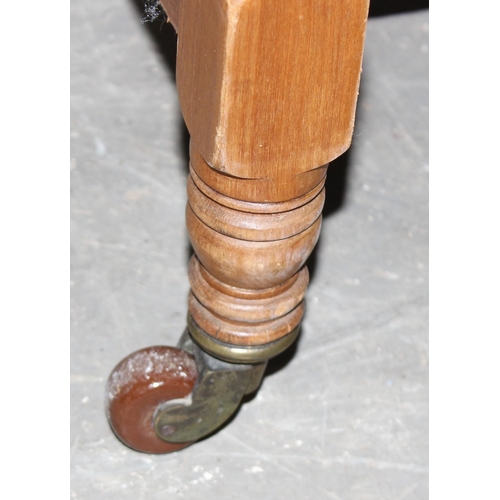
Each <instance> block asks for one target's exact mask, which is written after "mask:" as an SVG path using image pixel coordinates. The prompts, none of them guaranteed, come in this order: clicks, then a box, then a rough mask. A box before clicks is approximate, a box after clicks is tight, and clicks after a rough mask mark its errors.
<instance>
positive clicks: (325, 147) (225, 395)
mask: <svg viewBox="0 0 500 500" xmlns="http://www.w3.org/2000/svg"><path fill="white" fill-rule="evenodd" d="M162 5H163V7H164V8H165V9H166V11H167V13H168V16H169V19H170V21H171V22H172V23H173V24H174V26H175V28H176V30H177V31H178V36H179V39H178V62H177V86H178V91H179V100H180V104H181V109H182V113H183V116H184V119H185V121H186V125H187V127H188V130H189V132H190V135H191V148H190V173H189V177H188V182H187V191H188V204H187V208H186V222H187V227H188V232H189V237H190V240H191V243H192V246H193V249H194V252H195V255H194V256H193V257H192V259H191V262H190V265H189V282H190V285H191V292H190V294H189V298H188V310H189V313H188V329H187V331H186V332H185V333H184V335H183V336H182V338H181V341H180V344H179V348H177V349H174V348H163V350H161V348H158V347H156V348H150V349H149V350H142V351H139V353H134V354H133V355H131V357H129V358H126V360H124V361H123V362H122V363H121V364H120V365H119V366H118V367H117V368H116V369H115V370H114V371H113V373H112V375H111V377H110V381H109V383H108V415H109V418H110V422H111V425H112V427H113V429H114V430H115V432H116V433H117V435H118V436H119V437H120V438H121V439H122V440H123V441H124V442H125V443H126V444H128V445H129V446H132V447H133V448H136V449H139V450H141V451H147V452H150V453H161V452H168V451H175V450H177V449H180V448H181V447H183V446H187V444H190V443H191V442H193V441H195V440H196V439H199V438H200V437H202V436H203V435H206V434H208V433H210V432H213V430H214V429H215V428H217V427H218V426H219V425H220V424H221V423H222V422H223V420H224V419H226V418H228V417H229V416H230V414H231V413H232V412H233V411H234V410H235V409H236V408H237V406H238V404H239V403H240V401H241V398H242V397H243V395H244V394H246V393H249V392H251V391H253V390H255V389H256V388H257V387H258V385H259V383H260V380H261V377H262V374H263V372H264V369H265V364H266V362H267V360H268V359H270V358H271V357H273V356H276V355H277V354H279V353H280V352H282V351H283V350H284V349H286V348H287V347H288V346H289V345H290V344H291V343H292V342H293V341H294V340H295V338H296V337H297V335H298V332H299V328H300V322H301V319H302V317H303V314H304V296H305V293H306V289H307V285H308V281H309V275H308V270H307V267H306V266H305V263H306V260H307V258H308V257H309V255H310V254H311V252H312V250H313V248H314V246H315V244H316V242H317V240H318V237H319V233H320V229H321V212H322V208H323V204H324V200H325V188H324V184H325V178H326V171H327V165H328V163H329V162H330V161H331V160H333V159H335V158H336V157H338V156H339V155H341V154H342V153H343V152H344V151H346V149H347V148H348V147H349V145H350V141H351V136H352V131H353V126H354V114H355V107H356V99H357V93H358V87H359V79H360V72H361V59H362V51H363V41H364V33H365V25H366V18H367V15H368V1H367V0H315V2H304V0H287V2H276V1H275V0H181V1H180V2H178V1H176V0H162ZM148 363H149V365H148ZM148 366H149V372H147V373H146V371H147V369H148ZM141 367H142V368H141ZM153 374H154V377H153V378H151V377H152V376H153ZM146 379H147V382H145V380H146ZM139 409H141V411H139ZM139 414H140V416H139ZM139 428H140V429H139Z"/></svg>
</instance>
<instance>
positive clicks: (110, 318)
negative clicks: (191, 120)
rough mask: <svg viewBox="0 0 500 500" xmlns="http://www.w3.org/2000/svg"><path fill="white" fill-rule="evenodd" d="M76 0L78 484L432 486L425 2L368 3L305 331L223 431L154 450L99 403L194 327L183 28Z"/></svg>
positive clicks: (121, 494)
mask: <svg viewBox="0 0 500 500" xmlns="http://www.w3.org/2000/svg"><path fill="white" fill-rule="evenodd" d="M71 11H72V40H71V43H72V45H71V50H72V112H71V113H72V114H71V125H72V132H71V137H72V159H71V169H72V171H71V172H72V181H71V187H72V203H71V214H72V219H71V237H72V254H71V259H72V260H71V266H72V270H71V273H72V283H71V285H72V290H71V292H72V293H71V303H72V311H71V314H72V344H71V349H72V350H71V460H72V461H71V498H73V499H80V500H91V499H106V500H108V499H109V500H112V499H120V500H128V499H130V500H141V499H148V500H154V499H163V498H185V499H196V498H206V499H207V500H208V499H211V498H215V497H217V498H223V499H239V500H242V499H243V500H244V499H251V498H252V499H253V498H256V497H258V498H260V499H262V500H265V499H276V498H285V497H286V498H289V499H297V500H299V499H300V500H304V499H308V498H310V499H318V498H325V499H328V498H333V499H342V500H368V499H377V500H383V499H391V500H402V499H426V498H428V452H429V448H428V431H429V429H428V416H429V415H428V412H429V408H428V171H429V167H428V64H427V63H428V11H417V12H413V13H405V14H399V15H388V16H382V17H373V18H370V20H369V23H368V32H367V39H366V50H365V56H364V64H363V75H362V85H361V91H360V97H359V104H358V113H357V123H356V129H355V134H354V140H353V145H352V147H351V149H350V151H349V152H348V153H347V154H346V155H344V156H343V157H341V158H340V159H339V160H338V161H337V162H334V163H333V164H332V166H331V170H330V174H329V179H328V184H327V189H328V191H327V197H328V201H327V204H326V207H325V218H324V224H323V229H322V236H321V239H320V242H319V244H318V247H317V250H316V251H315V252H314V254H313V256H312V258H311V259H310V268H311V271H312V280H311V284H310V287H309V290H308V295H307V314H306V317H305V320H304V322H303V329H302V334H301V336H300V338H299V341H298V343H297V345H296V346H294V347H293V348H291V349H290V351H289V352H287V353H285V354H283V355H282V356H280V357H279V358H277V359H276V360H275V361H274V362H272V363H271V365H270V368H269V370H268V374H267V376H266V377H265V379H264V382H263V385H262V387H261V389H260V391H259V393H258V394H257V396H256V397H254V398H253V400H251V401H249V402H247V403H246V404H244V405H243V407H242V408H241V410H240V411H239V413H238V415H237V416H236V418H235V419H234V420H232V421H231V422H230V423H229V424H228V425H227V426H226V427H224V428H223V429H222V430H221V431H220V432H218V433H217V434H215V435H214V436H212V437H210V438H209V439H206V440H204V441H202V442H199V443H197V444H195V445H193V446H191V447H189V448H187V449H185V450H183V451H181V452H178V453H174V454H171V455H162V456H149V455H145V454H141V453H137V452H135V451H132V450H130V449H128V448H126V447H125V446H123V445H122V444H121V443H120V442H119V441H118V440H117V439H116V438H115V436H114V435H113V433H112V432H111V430H110V428H109V427H108V424H107V421H106V418H105V415H104V404H103V401H104V384H105V382H106V378H107V376H108V374H109V372H110V371H111V370H112V369H113V367H114V366H115V365H116V363H117V362H118V361H119V360H120V359H122V358H123V357H124V356H126V355H127V354H129V353H131V352H132V351H134V350H136V349H139V348H141V347H145V346H149V345H156V344H166V345H175V344H176V343H177V339H178V337H179V335H180V334H181V333H182V331H183V329H184V327H185V317H186V311H187V305H186V299H187V293H188V281H187V263H188V256H189V244H188V238H187V233H186V229H185V226H184V206H185V202H186V193H185V180H186V173H187V170H186V165H187V156H186V132H185V130H184V128H183V125H182V118H181V115H180V112H179V107H178V101H177V96H176V89H175V83H174V73H173V63H174V59H175V58H174V56H173V54H174V53H175V47H174V45H173V44H172V41H173V40H174V37H173V35H172V31H171V28H170V27H168V26H163V28H162V32H161V33H160V34H159V35H158V34H157V35H155V34H154V33H158V32H157V31H155V30H157V26H158V25H157V24H155V25H153V26H151V25H145V24H141V22H140V19H141V12H140V9H139V8H138V5H137V4H136V3H133V2H132V1H130V0H108V1H107V2H102V1H98V0H75V1H74V2H72V7H71ZM160 40H162V43H164V44H166V46H165V45H164V46H163V48H160V46H159V44H158V41H160Z"/></svg>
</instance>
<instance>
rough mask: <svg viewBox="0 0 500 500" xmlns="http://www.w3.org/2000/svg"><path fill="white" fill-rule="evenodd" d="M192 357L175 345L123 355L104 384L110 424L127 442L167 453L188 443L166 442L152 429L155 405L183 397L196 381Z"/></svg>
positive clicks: (140, 449)
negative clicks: (124, 356) (123, 357)
mask: <svg viewBox="0 0 500 500" xmlns="http://www.w3.org/2000/svg"><path fill="white" fill-rule="evenodd" d="M196 378H197V371H196V364H195V361H194V359H193V357H192V356H191V355H190V354H188V353H187V352H185V351H183V350H181V349H177V348H175V347H163V346H155V347H147V348H146V349H141V350H139V351H136V352H134V353H132V354H130V355H129V356H127V357H126V358H125V359H123V360H122V361H121V362H120V363H119V364H118V365H117V366H116V368H115V369H114V370H113V371H112V372H111V375H110V376H109V379H108V383H107V385H106V410H107V414H108V419H109V422H110V424H111V427H112V429H113V431H114V432H115V434H116V435H117V436H118V438H119V439H120V440H121V441H123V442H124V443H125V444H126V445H127V446H130V448H133V449H134V450H137V451H142V452H145V453H170V452H172V451H177V450H180V449H182V448H185V447H186V446H188V445H190V444H191V443H176V444H174V443H167V442H166V441H163V440H162V439H160V438H159V437H158V436H157V435H156V432H155V429H154V421H153V418H154V413H155V410H156V408H157V407H158V405H160V404H161V403H164V402H166V401H170V400H172V399H179V398H184V397H186V396H187V395H188V394H189V393H190V392H191V391H192V389H193V386H194V384H195V382H196Z"/></svg>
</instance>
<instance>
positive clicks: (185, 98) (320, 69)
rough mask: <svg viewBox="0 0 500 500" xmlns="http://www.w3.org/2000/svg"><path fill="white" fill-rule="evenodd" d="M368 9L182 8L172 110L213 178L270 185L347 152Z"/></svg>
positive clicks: (360, 2) (293, 2)
mask: <svg viewBox="0 0 500 500" xmlns="http://www.w3.org/2000/svg"><path fill="white" fill-rule="evenodd" d="M368 3H369V2H368V0H356V1H353V0H315V2H306V1H304V0H287V1H286V2H284V1H281V2H280V1H276V0H183V1H182V2H181V3H180V9H179V46H178V62H177V82H178V90H179V100H180V104H181V108H182V112H183V115H184V119H185V121H186V125H187V127H188V130H189V132H190V134H191V139H192V141H193V143H194V145H195V146H196V149H197V150H198V151H199V152H200V154H201V155H202V157H203V158H204V159H205V161H206V162H207V163H208V164H209V165H210V166H211V167H212V168H214V169H216V170H220V171H222V172H225V173H226V174H229V175H232V176H235V177H240V178H249V179H263V178H272V179H278V178H279V177H280V176H281V175H283V173H284V172H285V171H286V172H287V173H288V174H299V173H302V172H307V171H309V170H313V169H316V168H318V167H319V166H321V165H325V164H327V163H328V162H330V161H331V160H333V159H334V158H336V157H338V156H339V155H341V154H342V153H343V152H344V151H346V149H347V148H348V147H349V145H350V142H351V136H352V131H353V124H354V114H355V108H356V99H357V93H358V87H359V78H360V70H361V60H362V52H363V42H364V33H365V24H366V19H367V14H368Z"/></svg>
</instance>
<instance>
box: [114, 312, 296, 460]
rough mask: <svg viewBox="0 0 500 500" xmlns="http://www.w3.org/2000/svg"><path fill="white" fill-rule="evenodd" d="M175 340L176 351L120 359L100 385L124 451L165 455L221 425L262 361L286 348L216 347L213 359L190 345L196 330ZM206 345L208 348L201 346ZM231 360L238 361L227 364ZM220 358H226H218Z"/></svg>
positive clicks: (250, 388)
mask: <svg viewBox="0 0 500 500" xmlns="http://www.w3.org/2000/svg"><path fill="white" fill-rule="evenodd" d="M188 322H189V325H190V329H186V331H185V332H184V334H183V335H182V336H181V339H180V341H179V346H178V347H162V346H156V347H148V348H146V349H141V350H139V351H136V352H134V353H132V354H130V355H129V356H127V357H126V358H125V359H123V360H122V361H121V362H120V363H119V364H118V365H117V366H116V368H115V369H114V370H113V371H112V372H111V375H110V376H109V379H108V383H107V386H106V411H107V416H108V420H109V423H110V425H111V428H112V429H113V431H114V432H115V434H116V435H117V436H118V438H119V439H120V440H121V441H122V442H123V443H124V444H126V445H127V446H129V447H130V448H133V449H134V450H137V451H142V452H144V453H170V452H173V451H177V450H180V449H182V448H185V447H186V446H189V445H190V444H192V443H194V442H195V441H197V440H198V439H200V438H202V437H205V436H207V435H209V434H211V433H212V432H214V431H215V430H217V429H218V428H219V427H221V425H222V424H224V422H226V421H227V420H228V419H229V418H230V417H231V415H233V413H234V412H235V411H236V410H237V409H238V407H239V405H240V403H241V401H242V399H243V396H245V394H250V393H252V392H254V391H256V390H257V389H258V387H259V385H260V383H261V380H262V377H263V375H264V371H265V368H266V366H267V359H268V358H269V357H271V356H272V355H276V354H278V353H279V352H282V351H283V350H284V349H286V348H287V347H288V346H289V345H290V343H291V342H293V341H294V340H295V338H296V336H297V333H298V330H297V331H295V332H292V334H291V335H289V336H287V339H286V340H287V341H286V342H283V341H281V342H277V343H276V342H273V343H271V344H268V345H267V346H261V347H259V348H257V349H252V348H249V349H243V351H244V352H242V349H241V348H238V347H236V348H231V347H230V346H224V345H222V344H219V343H218V344H217V346H216V347H214V350H216V351H217V350H220V351H221V354H219V355H218V356H217V357H215V356H214V355H212V354H210V352H209V351H208V352H207V350H206V349H203V348H202V347H200V346H199V345H198V344H197V343H195V342H194V341H193V336H192V334H191V333H190V332H191V329H192V331H196V333H195V335H198V336H199V335H200V334H202V332H200V331H199V329H196V330H195V328H197V327H196V325H195V323H194V322H193V320H192V318H191V317H190V318H189V319H188ZM207 345H209V344H207ZM231 355H232V356H235V357H236V358H237V359H238V361H239V362H235V361H234V359H233V361H232V362H230V361H228V360H227V357H228V356H229V357H230V356H231ZM223 358H226V359H223Z"/></svg>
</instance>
